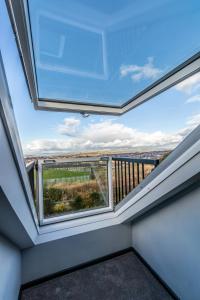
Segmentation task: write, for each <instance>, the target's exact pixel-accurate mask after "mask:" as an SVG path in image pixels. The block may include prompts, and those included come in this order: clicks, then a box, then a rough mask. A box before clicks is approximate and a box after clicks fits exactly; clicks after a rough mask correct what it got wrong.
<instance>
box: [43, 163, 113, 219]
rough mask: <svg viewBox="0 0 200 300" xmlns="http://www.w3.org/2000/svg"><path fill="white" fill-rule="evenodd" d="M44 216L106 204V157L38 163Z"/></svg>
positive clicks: (80, 210)
mask: <svg viewBox="0 0 200 300" xmlns="http://www.w3.org/2000/svg"><path fill="white" fill-rule="evenodd" d="M42 181H43V190H42V197H41V201H43V208H44V212H43V213H44V218H49V217H55V216H58V215H63V214H68V213H76V212H84V211H86V210H91V209H100V208H105V207H108V206H109V184H108V160H107V159H104V160H99V159H96V160H91V161H88V160H83V161H82V160H75V161H71V162H65V161H63V162H62V161H60V162H58V161H57V162H55V163H52V162H49V163H45V162H44V163H43V164H42Z"/></svg>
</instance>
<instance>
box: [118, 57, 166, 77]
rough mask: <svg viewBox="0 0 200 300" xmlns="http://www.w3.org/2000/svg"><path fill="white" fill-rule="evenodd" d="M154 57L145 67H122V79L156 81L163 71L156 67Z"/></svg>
mask: <svg viewBox="0 0 200 300" xmlns="http://www.w3.org/2000/svg"><path fill="white" fill-rule="evenodd" d="M153 60H154V59H153V57H148V63H147V64H145V65H144V66H139V65H122V66H121V67H120V75H121V77H125V76H130V77H131V78H132V80H133V81H140V80H141V79H155V78H157V77H158V76H159V75H160V74H161V73H162V71H161V70H160V69H158V68H156V67H155V66H154V63H153Z"/></svg>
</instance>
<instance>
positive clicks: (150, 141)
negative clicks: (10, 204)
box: [24, 114, 200, 154]
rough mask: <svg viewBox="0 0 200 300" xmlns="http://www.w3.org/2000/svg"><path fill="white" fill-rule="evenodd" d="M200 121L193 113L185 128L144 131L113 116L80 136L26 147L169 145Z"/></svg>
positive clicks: (34, 150) (31, 149) (79, 148)
mask: <svg viewBox="0 0 200 300" xmlns="http://www.w3.org/2000/svg"><path fill="white" fill-rule="evenodd" d="M198 124H200V114H198V115H193V116H192V117H191V118H189V119H188V120H187V122H186V125H185V127H184V128H182V129H181V130H179V131H177V132H174V133H166V132H163V131H155V132H153V133H149V132H148V131H146V132H144V131H140V130H137V129H134V128H130V127H127V126H125V125H124V124H122V123H119V122H115V121H113V120H108V121H101V122H98V123H90V124H89V125H88V126H87V127H85V128H84V129H83V130H81V131H79V134H78V135H76V136H73V137H72V136H71V137H69V136H68V137H66V139H48V140H46V139H38V140H33V141H32V142H30V143H29V144H27V145H26V146H25V148H24V150H25V153H26V154H33V153H35V154H42V153H52V152H73V151H87V150H97V149H123V148H128V149H132V150H134V149H139V148H142V149H145V148H146V149H149V148H151V149H169V148H173V147H175V146H176V145H177V144H178V143H180V142H181V141H182V140H183V138H184V137H185V136H186V135H187V134H188V133H189V132H191V131H192V129H193V128H195V127H196V126H197V125H198Z"/></svg>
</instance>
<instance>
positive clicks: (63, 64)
mask: <svg viewBox="0 0 200 300" xmlns="http://www.w3.org/2000/svg"><path fill="white" fill-rule="evenodd" d="M28 4H29V13H30V23H31V30H32V39H33V49H34V56H35V64H36V73H37V80H38V89H39V97H40V98H47V99H48V100H50V101H51V100H52V99H54V100H55V99H58V100H71V101H74V102H84V103H95V104H96V103H100V104H107V105H114V106H119V105H122V104H123V103H125V102H126V101H128V100H129V99H130V98H132V97H133V96H135V95H136V94H138V93H139V92H140V91H142V90H143V89H144V88H146V87H147V86H149V85H150V84H152V83H153V82H155V81H156V80H157V79H159V78H161V77H162V76H163V75H165V74H166V73H167V72H168V71H170V70H172V69H173V68H175V67H176V66H177V65H179V64H181V63H182V62H184V61H185V60H186V59H188V58H189V57H191V56H192V55H194V54H195V53H196V52H198V51H199V50H200V40H199V27H200V2H199V1H197V0H191V1H187V0H183V1H178V0H175V1H171V0H165V1H160V0H156V1H138V0H137V1H132V0H125V1H124V0H118V1H116V0H110V1H107V0H102V1H93V0H68V1H61V0H58V1H54V0H49V1H41V0H29V1H28Z"/></svg>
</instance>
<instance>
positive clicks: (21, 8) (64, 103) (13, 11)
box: [6, 0, 200, 115]
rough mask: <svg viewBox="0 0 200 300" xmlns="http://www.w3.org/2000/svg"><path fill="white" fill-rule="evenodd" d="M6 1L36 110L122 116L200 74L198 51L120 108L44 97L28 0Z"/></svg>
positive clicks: (199, 53)
mask: <svg viewBox="0 0 200 300" xmlns="http://www.w3.org/2000/svg"><path fill="white" fill-rule="evenodd" d="M6 1H7V7H8V11H9V13H10V17H11V20H12V24H13V29H14V31H15V33H16V37H17V42H18V48H19V51H20V54H21V57H22V64H23V66H24V70H25V74H26V79H27V84H28V87H29V92H30V95H31V99H32V101H33V104H34V107H35V109H39V110H53V111H70V112H80V113H84V112H86V113H94V114H109V115H122V114H124V113H126V112H127V111H129V110H131V109H133V108H134V107H136V106H138V105H140V104H142V103H144V102H145V101H147V100H149V99H151V98H153V97H155V96H156V95H158V94H160V93H162V92H164V91H165V90H167V89H169V88H170V87H172V86H174V85H176V84H178V83H179V82H181V81H182V80H185V79H186V78H188V77H190V76H192V75H194V74H195V73H197V72H198V71H200V52H198V53H196V54H195V55H194V56H192V57H191V58H189V59H188V60H186V61H185V62H183V63H182V64H180V65H179V66H177V67H176V68H174V69H173V70H172V71H170V72H168V73H167V74H166V75H164V76H163V77H161V78H160V79H159V80H157V81H155V82H154V83H153V84H151V85H150V86H148V87H147V88H145V89H144V90H142V91H141V92H140V93H138V94H137V95H136V96H134V97H132V98H131V99H129V100H128V101H127V102H125V103H124V104H123V105H120V106H117V105H104V104H103V105H102V104H88V103H84V102H75V101H71V100H70V99H47V98H45V99H44V98H40V97H39V93H38V88H37V80H36V78H37V76H36V70H35V62H34V59H33V57H34V54H33V48H32V46H31V45H32V38H31V32H30V22H29V13H28V3H27V0H6Z"/></svg>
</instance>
